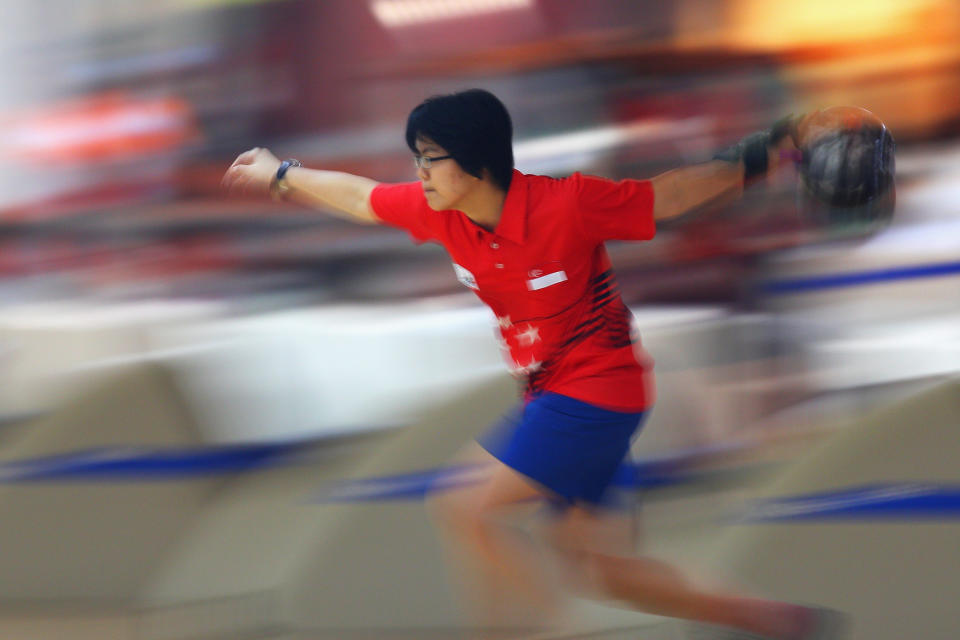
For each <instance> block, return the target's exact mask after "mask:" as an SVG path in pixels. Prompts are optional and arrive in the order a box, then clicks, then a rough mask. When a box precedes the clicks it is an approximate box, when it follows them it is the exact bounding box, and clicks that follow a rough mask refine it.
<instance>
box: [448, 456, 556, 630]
mask: <svg viewBox="0 0 960 640" xmlns="http://www.w3.org/2000/svg"><path fill="white" fill-rule="evenodd" d="M463 462H466V463H469V464H482V465H484V468H485V469H487V472H486V473H485V474H484V476H483V478H482V479H481V480H480V481H479V482H477V483H474V484H471V485H469V486H467V487H463V488H459V489H455V490H450V491H445V492H443V493H441V494H438V495H436V496H434V497H433V498H432V499H431V501H430V511H431V513H432V515H433V516H434V519H435V521H436V522H437V524H438V525H439V526H440V528H441V530H442V531H443V532H444V533H446V534H447V536H446V539H445V542H447V543H448V544H447V551H448V557H449V559H450V560H451V563H450V564H451V565H452V566H451V568H454V569H459V571H455V572H454V574H453V577H454V579H455V580H456V581H457V582H459V583H460V587H461V588H462V589H464V590H465V591H466V593H467V605H468V606H469V607H470V608H471V610H472V613H473V614H474V615H475V616H476V617H478V618H480V619H481V620H483V621H488V622H489V621H491V619H492V620H495V621H504V619H510V620H512V619H514V618H515V617H516V616H514V615H512V613H513V612H511V607H512V609H513V610H514V611H517V612H524V613H525V615H524V616H523V617H524V618H526V619H527V620H528V621H530V620H531V619H537V618H539V619H540V620H541V621H542V620H549V619H551V618H552V616H553V615H554V614H555V613H556V611H557V609H558V607H559V594H558V590H557V588H556V587H555V585H553V584H552V583H551V581H550V580H549V579H548V577H547V574H546V572H545V568H544V566H543V564H542V562H541V561H540V560H541V559H540V558H539V556H538V554H537V553H536V551H537V549H536V547H535V546H534V545H533V544H532V542H531V541H530V539H529V537H528V536H526V535H525V534H524V532H523V531H521V529H520V528H518V527H515V526H511V525H510V524H509V523H508V522H506V520H507V519H508V518H509V517H510V516H511V515H515V513H516V512H517V511H522V510H523V509H525V508H530V507H532V506H533V505H536V504H537V503H540V502H542V500H543V498H544V494H543V491H542V490H541V489H540V488H539V487H536V486H535V485H534V484H533V483H532V482H531V481H530V480H528V479H527V478H526V477H524V476H522V475H521V474H519V473H517V472H516V471H514V470H512V469H510V468H509V467H507V466H505V465H504V464H503V463H501V462H500V461H498V460H496V459H495V458H494V457H493V456H491V455H490V454H489V453H487V452H486V451H485V450H483V449H482V447H480V446H479V445H476V444H473V445H471V447H470V448H469V450H468V453H467V454H466V456H463V459H462V460H461V463H463Z"/></svg>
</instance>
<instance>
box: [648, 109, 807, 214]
mask: <svg viewBox="0 0 960 640" xmlns="http://www.w3.org/2000/svg"><path fill="white" fill-rule="evenodd" d="M794 126H795V125H794V120H793V119H792V118H785V119H784V120H781V121H780V122H778V123H777V124H776V125H774V127H773V128H772V129H771V130H769V131H763V132H760V133H755V134H752V135H750V136H747V137H746V138H744V139H743V140H742V141H741V142H740V143H738V144H736V145H734V146H733V147H730V148H729V149H725V150H724V151H722V152H721V153H719V154H717V156H716V158H717V159H714V160H711V161H710V162H704V163H702V164H695V165H690V166H686V167H681V168H679V169H673V170H671V171H667V172H665V173H661V174H660V175H658V176H656V177H654V178H652V179H651V180H650V182H651V184H652V185H653V215H654V218H655V219H656V220H657V221H661V220H669V219H671V218H676V217H678V216H681V215H683V214H686V213H692V212H695V211H698V210H700V209H704V208H706V207H716V206H721V205H725V204H729V203H731V202H733V201H735V200H737V199H738V198H739V197H740V196H741V195H742V194H743V188H744V185H745V184H747V185H749V184H750V182H751V180H753V179H754V178H757V177H760V176H763V175H765V174H767V173H768V172H769V171H772V170H774V169H775V168H776V167H777V165H778V164H779V161H780V155H781V151H785V150H788V149H794V148H795V147H794V142H793V130H794Z"/></svg>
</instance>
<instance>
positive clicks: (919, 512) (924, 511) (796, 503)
mask: <svg viewBox="0 0 960 640" xmlns="http://www.w3.org/2000/svg"><path fill="white" fill-rule="evenodd" d="M927 518H930V519H942V520H945V519H957V518H960V484H933V483H902V484H874V485H866V486H862V487H854V488H850V489H844V490H841V491H830V492H822V493H813V494H808V495H801V496H790V497H786V498H776V499H770V500H761V501H758V502H757V503H755V504H754V505H752V507H750V508H749V509H748V510H747V512H746V513H745V514H743V515H742V516H741V517H740V518H738V519H737V520H738V521H739V522H747V523H749V522H781V521H794V520H804V521H808V520H818V521H819V520H917V519H927Z"/></svg>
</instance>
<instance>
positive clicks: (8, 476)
mask: <svg viewBox="0 0 960 640" xmlns="http://www.w3.org/2000/svg"><path fill="white" fill-rule="evenodd" d="M738 446H739V445H736V444H733V445H724V446H722V447H719V448H715V447H711V448H702V449H694V450H691V451H687V452H681V453H678V454H676V455H670V456H664V457H661V458H657V459H652V460H646V461H641V462H637V463H633V464H625V465H623V466H622V468H621V469H620V471H619V473H618V475H617V478H616V479H615V481H614V485H615V486H617V487H619V488H624V489H646V488H656V487H663V486H669V485H677V484H681V483H684V482H688V481H691V480H696V479H698V478H699V477H700V475H701V473H702V471H698V464H697V462H698V461H702V460H704V459H707V458H709V457H710V456H712V455H714V454H716V453H718V452H723V451H727V450H729V449H731V448H734V449H735V448H737V447H738ZM302 447H303V444H302V443H281V444H277V443H273V444H250V445H225V446H215V447H201V448H179V449H174V448H164V449H148V448H131V447H127V448H119V447H114V448H104V449H95V450H89V451H81V452H74V453H68V454H63V455H56V456H48V457H43V458H36V459H32V460H23V461H13V462H6V463H2V464H0V483H25V482H44V481H46V482H50V481H67V482H77V481H80V482H84V481H86V482H90V481H96V482H102V481H121V482H127V481H169V480H182V479H188V478H193V477H201V476H210V475H217V474H227V473H237V472H243V471H250V470H254V469H262V468H265V467H270V466H275V465H280V464H288V463H289V462H290V460H291V458H290V456H288V455H287V454H290V453H293V452H295V451H297V450H298V449H301V448H302ZM482 471H483V467H482V466H480V465H474V466H461V467H445V468H439V469H428V470H421V471H414V472H410V473H401V474H392V475H386V476H380V477H372V478H361V479H357V480H347V481H343V482H338V483H335V484H334V485H332V486H331V487H328V488H326V489H324V490H323V491H322V492H321V493H320V494H319V496H317V500H316V501H317V502H320V503H357V502H370V501H393V500H421V499H423V498H424V497H425V496H426V495H427V494H429V493H430V492H433V491H440V490H444V489H449V488H452V487H457V486H462V485H465V484H469V483H472V482H475V481H476V480H477V479H478V478H479V477H480V474H482ZM958 518H960V483H957V484H945V483H919V482H917V483H900V484H872V485H866V486H860V487H851V488H847V489H843V490H838V491H829V492H820V493H812V494H808V495H799V496H790V497H784V498H776V499H770V500H763V501H758V502H756V503H755V504H754V505H752V506H751V507H750V508H749V509H748V510H747V511H746V512H745V513H744V514H741V515H739V516H738V517H737V518H736V521H737V522H740V523H751V522H754V523H755V522H780V521H831V520H847V521H851V520H853V521H856V520H870V521H875V520H917V519H940V520H954V519H958Z"/></svg>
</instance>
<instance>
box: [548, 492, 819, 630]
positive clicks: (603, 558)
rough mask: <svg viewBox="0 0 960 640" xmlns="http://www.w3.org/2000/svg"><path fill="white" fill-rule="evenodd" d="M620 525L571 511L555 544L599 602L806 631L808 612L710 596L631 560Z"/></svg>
mask: <svg viewBox="0 0 960 640" xmlns="http://www.w3.org/2000/svg"><path fill="white" fill-rule="evenodd" d="M617 526H620V525H618V523H617V521H616V520H615V519H614V520H612V519H610V518H606V517H604V516H602V515H599V514H598V513H596V512H594V511H591V510H587V509H584V508H574V509H570V510H569V511H568V512H567V513H566V514H564V516H563V518H562V519H561V520H560V521H558V523H557V524H556V531H554V532H553V535H552V538H553V540H554V543H555V544H556V545H557V546H558V549H559V550H560V551H561V553H562V555H563V557H564V558H565V559H566V560H567V562H568V563H570V564H571V565H572V568H573V570H574V572H575V573H576V574H577V575H580V576H581V577H582V579H583V580H582V581H581V582H580V583H579V586H580V587H581V588H583V587H586V589H587V590H589V591H592V592H593V594H594V595H595V596H597V595H599V596H602V597H608V598H613V599H615V600H618V601H622V602H624V603H627V604H629V605H631V606H634V607H636V608H637V609H639V610H642V611H646V612H648V613H654V614H658V615H665V616H671V617H676V618H684V619H688V620H698V621H701V622H709V623H713V624H720V625H724V626H729V627H735V628H738V629H744V630H747V631H751V632H753V633H759V634H762V635H767V636H773V637H782V638H789V637H791V635H793V634H796V633H797V631H798V630H799V629H800V628H802V626H803V624H804V621H805V617H804V616H805V615H806V612H805V611H804V609H803V608H802V607H797V606H794V605H790V604H785V603H780V602H775V601H769V600H762V599H757V598H749V597H744V596H741V595H737V594H733V593H725V592H717V591H708V590H706V589H703V588H701V587H699V586H697V585H695V584H693V583H692V582H691V581H690V580H689V579H688V578H687V577H686V576H685V575H684V574H682V573H681V572H680V571H678V570H677V569H675V568H674V567H672V566H670V565H669V564H667V563H664V562H661V561H659V560H655V559H653V558H646V557H636V556H631V555H628V552H627V551H626V550H625V540H626V539H627V537H626V536H625V535H620V536H617V535H616V534H615V533H611V530H612V529H613V530H614V531H615V529H616V527H617Z"/></svg>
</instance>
